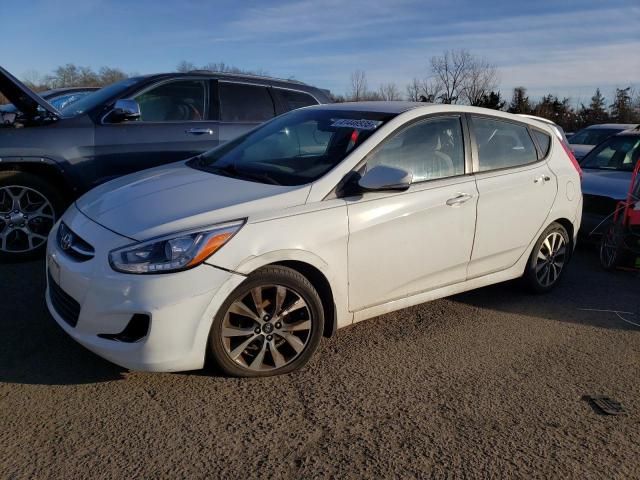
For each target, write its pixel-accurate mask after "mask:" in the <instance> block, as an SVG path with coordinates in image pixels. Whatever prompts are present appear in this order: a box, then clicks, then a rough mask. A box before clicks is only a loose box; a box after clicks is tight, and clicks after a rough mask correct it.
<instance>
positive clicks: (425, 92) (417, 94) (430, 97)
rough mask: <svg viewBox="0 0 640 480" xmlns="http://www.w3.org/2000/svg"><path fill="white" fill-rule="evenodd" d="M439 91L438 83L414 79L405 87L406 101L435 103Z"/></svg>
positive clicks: (427, 79)
mask: <svg viewBox="0 0 640 480" xmlns="http://www.w3.org/2000/svg"><path fill="white" fill-rule="evenodd" d="M441 91H442V89H441V87H440V85H439V83H438V82H436V81H434V80H433V79H429V78H426V79H424V80H420V79H418V78H414V79H413V80H412V81H411V83H410V84H409V85H407V99H408V100H409V101H411V102H435V101H436V99H437V98H438V97H439V95H440V93H441Z"/></svg>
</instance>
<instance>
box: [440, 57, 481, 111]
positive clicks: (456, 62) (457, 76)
mask: <svg viewBox="0 0 640 480" xmlns="http://www.w3.org/2000/svg"><path fill="white" fill-rule="evenodd" d="M472 62H473V57H472V55H471V54H470V53H469V52H468V51H467V50H445V52H444V53H443V54H442V56H439V57H438V56H435V57H431V72H432V74H433V78H434V81H435V82H436V84H437V85H438V86H439V87H440V89H441V90H442V93H441V94H440V95H439V100H440V101H441V102H442V103H457V102H458V101H459V100H460V99H461V98H462V96H463V93H464V88H465V85H466V81H467V77H468V75H469V67H470V65H471V63H472Z"/></svg>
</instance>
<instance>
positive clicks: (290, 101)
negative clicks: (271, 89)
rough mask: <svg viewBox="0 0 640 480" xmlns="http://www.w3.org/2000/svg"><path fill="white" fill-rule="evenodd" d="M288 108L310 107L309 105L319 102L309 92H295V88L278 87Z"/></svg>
mask: <svg viewBox="0 0 640 480" xmlns="http://www.w3.org/2000/svg"><path fill="white" fill-rule="evenodd" d="M276 90H277V91H278V93H279V94H280V97H281V98H282V100H283V101H284V104H285V105H286V107H287V111H288V110H295V109H296V108H302V107H308V106H309V105H317V104H318V102H317V101H316V99H315V98H313V97H312V96H311V95H309V94H308V93H302V92H294V91H293V90H283V89H281V88H277V89H276Z"/></svg>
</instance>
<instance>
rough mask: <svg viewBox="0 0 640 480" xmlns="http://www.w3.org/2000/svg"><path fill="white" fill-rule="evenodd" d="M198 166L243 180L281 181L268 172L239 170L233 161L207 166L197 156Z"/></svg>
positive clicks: (274, 182)
mask: <svg viewBox="0 0 640 480" xmlns="http://www.w3.org/2000/svg"><path fill="white" fill-rule="evenodd" d="M194 160H195V161H196V162H197V164H198V166H201V167H203V168H205V169H206V170H207V171H209V172H211V173H219V174H221V175H224V176H225V177H232V178H238V179H241V180H257V181H259V182H261V183H268V184H271V185H280V183H279V182H278V181H277V180H275V179H274V178H272V177H271V176H270V175H269V174H268V173H263V172H256V171H250V170H239V169H238V167H237V166H236V165H235V164H233V163H227V164H224V165H215V164H214V165H207V166H206V167H205V166H204V165H202V158H201V157H196V158H195V159H194Z"/></svg>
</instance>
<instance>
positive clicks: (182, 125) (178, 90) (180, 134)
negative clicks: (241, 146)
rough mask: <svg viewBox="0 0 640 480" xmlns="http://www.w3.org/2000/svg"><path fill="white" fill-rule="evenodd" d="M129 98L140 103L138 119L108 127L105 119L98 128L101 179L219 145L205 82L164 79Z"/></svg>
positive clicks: (97, 147)
mask: <svg viewBox="0 0 640 480" xmlns="http://www.w3.org/2000/svg"><path fill="white" fill-rule="evenodd" d="M131 98H133V99H134V100H136V101H137V102H138V104H139V105H140V112H141V116H140V119H139V120H138V121H130V122H122V123H109V120H108V116H107V117H105V118H104V119H102V122H101V123H100V124H98V125H97V126H96V142H95V156H96V160H97V163H96V165H97V168H98V170H99V172H97V173H98V177H100V181H104V180H105V179H106V178H108V177H112V176H119V175H123V174H126V173H130V172H134V171H137V170H142V169H145V168H149V167H154V166H156V165H161V164H164V163H170V162H175V161H178V160H183V159H186V158H189V157H192V156H194V155H197V154H199V153H202V152H204V151H206V150H210V149H211V148H213V147H215V146H217V145H218V134H219V130H218V121H217V118H215V112H214V111H213V109H212V108H211V106H210V103H211V102H210V92H209V81H208V80H207V79H204V78H179V79H172V80H168V81H163V82H161V83H159V84H155V85H153V86H152V87H149V88H146V89H144V90H143V91H141V92H138V93H137V94H135V95H133V96H132V97H131Z"/></svg>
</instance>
